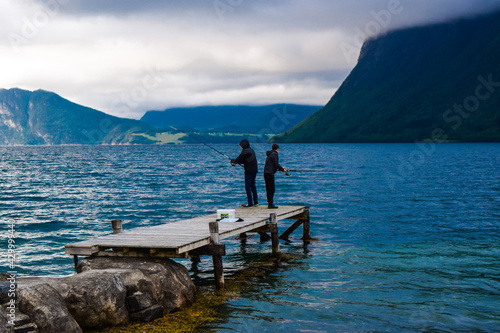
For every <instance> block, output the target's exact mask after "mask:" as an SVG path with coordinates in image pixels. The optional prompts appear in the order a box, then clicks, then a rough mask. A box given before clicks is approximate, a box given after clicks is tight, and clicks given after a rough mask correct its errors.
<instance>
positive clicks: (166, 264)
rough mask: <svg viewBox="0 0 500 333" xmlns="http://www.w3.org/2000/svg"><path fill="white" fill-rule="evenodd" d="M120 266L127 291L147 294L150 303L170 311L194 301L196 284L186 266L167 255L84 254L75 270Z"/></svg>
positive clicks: (104, 268) (82, 270) (118, 267)
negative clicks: (159, 257)
mask: <svg viewBox="0 0 500 333" xmlns="http://www.w3.org/2000/svg"><path fill="white" fill-rule="evenodd" d="M109 269H120V270H126V271H128V272H123V273H121V274H120V275H121V276H122V279H123V281H124V283H125V285H126V288H127V291H128V293H129V295H131V294H133V293H134V292H135V291H140V292H142V293H143V294H149V295H150V296H151V298H152V300H153V303H156V304H160V305H162V306H163V308H164V309H165V311H167V312H172V311H175V310H178V309H180V308H182V307H185V306H187V305H189V304H191V303H192V302H193V301H194V293H195V289H196V288H195V286H194V283H193V282H192V281H191V278H190V276H189V271H188V270H187V268H186V267H184V266H182V265H181V264H178V263H176V262H174V261H173V260H170V259H153V258H148V259H143V258H116V257H113V258H106V257H90V258H85V259H83V260H82V261H80V263H79V264H78V266H77V272H87V271H94V270H109Z"/></svg>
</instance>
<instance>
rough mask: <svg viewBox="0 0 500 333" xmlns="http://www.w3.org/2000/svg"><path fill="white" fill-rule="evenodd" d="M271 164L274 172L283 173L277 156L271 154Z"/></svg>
mask: <svg viewBox="0 0 500 333" xmlns="http://www.w3.org/2000/svg"><path fill="white" fill-rule="evenodd" d="M273 164H274V168H275V170H279V171H285V169H283V167H282V166H281V165H280V164H279V159H278V154H273Z"/></svg>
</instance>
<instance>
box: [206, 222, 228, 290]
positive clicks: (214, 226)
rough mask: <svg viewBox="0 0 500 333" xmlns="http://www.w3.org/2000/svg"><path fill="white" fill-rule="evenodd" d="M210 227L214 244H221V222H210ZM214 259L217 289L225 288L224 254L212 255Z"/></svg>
mask: <svg viewBox="0 0 500 333" xmlns="http://www.w3.org/2000/svg"><path fill="white" fill-rule="evenodd" d="M208 227H209V229H210V239H211V241H212V243H213V244H220V239H219V223H218V222H210V223H209V224H208ZM212 261H213V265H214V278H215V287H216V288H217V289H222V288H224V268H223V266H222V256H221V255H219V254H213V255H212Z"/></svg>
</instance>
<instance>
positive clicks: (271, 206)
mask: <svg viewBox="0 0 500 333" xmlns="http://www.w3.org/2000/svg"><path fill="white" fill-rule="evenodd" d="M267 208H268V209H276V208H278V206H275V205H269V206H267Z"/></svg>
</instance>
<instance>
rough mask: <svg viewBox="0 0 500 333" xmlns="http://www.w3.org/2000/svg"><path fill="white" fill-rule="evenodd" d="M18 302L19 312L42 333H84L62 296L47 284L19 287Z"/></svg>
mask: <svg viewBox="0 0 500 333" xmlns="http://www.w3.org/2000/svg"><path fill="white" fill-rule="evenodd" d="M17 300H18V306H19V310H20V311H21V312H23V313H25V314H27V315H28V316H29V317H30V318H31V320H32V321H33V322H35V323H36V325H37V326H38V331H39V332H40V333H53V332H58V333H65V332H68V333H78V332H82V330H81V328H80V326H79V325H78V324H77V322H76V321H75V320H74V319H73V317H72V316H71V314H70V313H69V311H68V309H67V308H66V304H65V302H64V299H63V298H62V296H61V295H60V294H59V292H57V290H55V289H54V288H53V287H51V286H50V285H48V284H46V283H43V284H38V285H34V286H25V287H18V289H17Z"/></svg>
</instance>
